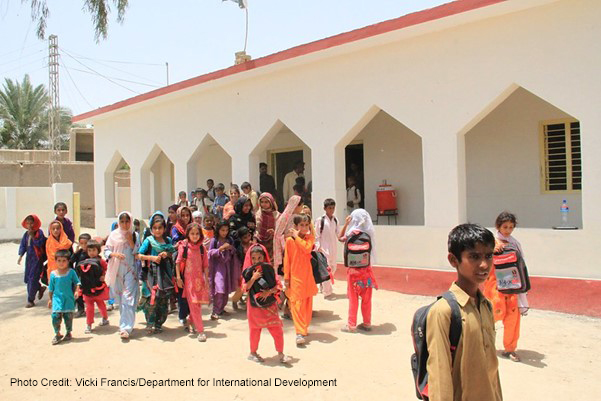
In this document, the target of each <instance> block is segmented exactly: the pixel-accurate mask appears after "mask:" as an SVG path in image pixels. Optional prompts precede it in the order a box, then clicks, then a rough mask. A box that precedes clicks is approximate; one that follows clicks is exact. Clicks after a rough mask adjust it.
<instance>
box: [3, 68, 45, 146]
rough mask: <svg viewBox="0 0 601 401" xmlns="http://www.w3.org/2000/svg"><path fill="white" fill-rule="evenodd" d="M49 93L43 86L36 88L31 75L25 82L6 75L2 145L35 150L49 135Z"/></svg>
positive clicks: (26, 77)
mask: <svg viewBox="0 0 601 401" xmlns="http://www.w3.org/2000/svg"><path fill="white" fill-rule="evenodd" d="M47 108H48V95H47V93H46V89H45V88H44V85H38V86H36V87H35V88H34V87H33V86H32V85H31V81H30V80H29V75H25V77H24V78H23V82H21V83H19V82H14V81H12V80H11V79H8V78H6V79H5V82H4V87H3V89H2V90H0V120H1V121H2V126H1V127H0V145H1V146H2V147H8V148H12V149H34V148H36V147H38V146H39V145H40V142H41V141H43V140H44V139H46V138H47V137H48V135H47V133H48V128H47V127H48V123H47Z"/></svg>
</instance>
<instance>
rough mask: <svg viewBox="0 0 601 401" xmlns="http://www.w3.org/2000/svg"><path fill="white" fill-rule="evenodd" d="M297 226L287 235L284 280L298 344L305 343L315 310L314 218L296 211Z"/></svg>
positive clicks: (295, 224)
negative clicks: (312, 264) (312, 230)
mask: <svg viewBox="0 0 601 401" xmlns="http://www.w3.org/2000/svg"><path fill="white" fill-rule="evenodd" d="M293 222H294V228H291V229H290V237H288V238H287V239H286V249H285V252H284V280H285V281H284V282H285V285H286V296H287V297H288V300H289V306H290V311H291V313H292V320H293V321H294V328H295V330H296V344H297V345H302V344H305V342H306V340H305V337H306V336H307V334H308V329H309V325H310V324H311V315H312V313H313V296H314V295H315V294H317V285H316V284H315V279H314V278H313V268H312V267H311V251H312V250H313V246H314V245H315V236H314V235H313V234H312V233H311V219H310V218H309V217H308V216H306V215H296V216H294V219H293Z"/></svg>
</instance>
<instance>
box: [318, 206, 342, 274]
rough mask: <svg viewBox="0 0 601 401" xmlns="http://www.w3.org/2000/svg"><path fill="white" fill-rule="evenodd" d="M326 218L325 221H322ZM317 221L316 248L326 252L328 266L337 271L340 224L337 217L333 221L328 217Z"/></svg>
mask: <svg viewBox="0 0 601 401" xmlns="http://www.w3.org/2000/svg"><path fill="white" fill-rule="evenodd" d="M322 217H325V219H322ZM322 217H320V218H318V219H316V220H315V248H316V249H319V248H320V247H321V249H323V250H324V253H325V254H326V256H327V258H328V265H329V266H330V267H331V268H332V270H333V271H335V267H336V256H337V251H338V232H337V231H338V228H339V227H338V224H337V222H336V217H332V219H330V218H328V216H322ZM322 220H323V230H322V229H321V222H322Z"/></svg>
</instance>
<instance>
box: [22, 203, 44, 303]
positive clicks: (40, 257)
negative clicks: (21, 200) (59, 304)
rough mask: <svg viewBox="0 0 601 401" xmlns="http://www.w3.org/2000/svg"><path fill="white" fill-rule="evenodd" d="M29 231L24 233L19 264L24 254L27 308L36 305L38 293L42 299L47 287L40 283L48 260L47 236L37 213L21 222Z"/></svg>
mask: <svg viewBox="0 0 601 401" xmlns="http://www.w3.org/2000/svg"><path fill="white" fill-rule="evenodd" d="M21 226H23V228H24V229H26V230H27V231H26V232H25V234H23V238H22V239H21V244H20V245H19V259H18V260H17V264H18V265H20V264H21V260H23V255H25V254H27V256H26V257H25V278H24V281H25V284H27V304H26V305H25V307H26V308H31V307H32V306H34V303H33V301H34V300H35V297H36V294H37V296H38V299H42V297H43V296H44V291H46V287H45V286H42V285H40V274H41V273H42V265H43V264H44V261H45V260H46V237H45V236H44V231H43V230H42V229H41V228H40V227H41V226H42V222H41V221H40V219H39V218H38V216H36V215H35V214H30V215H29V216H27V217H25V219H24V220H23V222H22V223H21Z"/></svg>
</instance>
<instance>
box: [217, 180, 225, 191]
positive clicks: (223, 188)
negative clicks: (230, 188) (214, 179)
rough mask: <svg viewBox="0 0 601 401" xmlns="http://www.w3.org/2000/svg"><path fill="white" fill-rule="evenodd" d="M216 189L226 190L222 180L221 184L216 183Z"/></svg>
mask: <svg viewBox="0 0 601 401" xmlns="http://www.w3.org/2000/svg"><path fill="white" fill-rule="evenodd" d="M215 191H225V185H223V183H221V182H220V183H219V184H217V185H215Z"/></svg>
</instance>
